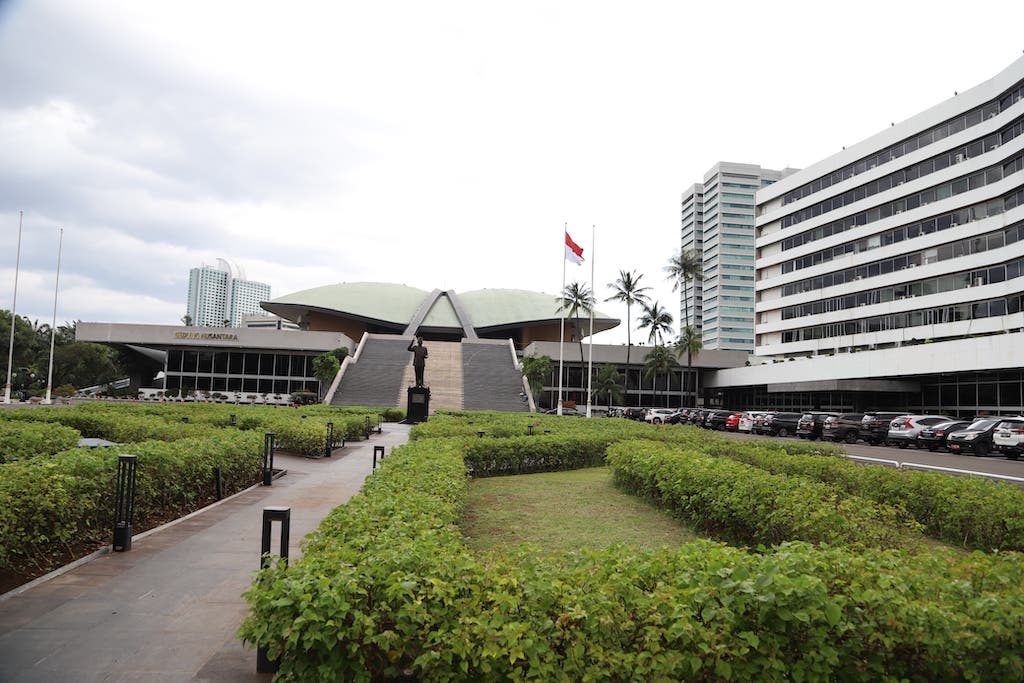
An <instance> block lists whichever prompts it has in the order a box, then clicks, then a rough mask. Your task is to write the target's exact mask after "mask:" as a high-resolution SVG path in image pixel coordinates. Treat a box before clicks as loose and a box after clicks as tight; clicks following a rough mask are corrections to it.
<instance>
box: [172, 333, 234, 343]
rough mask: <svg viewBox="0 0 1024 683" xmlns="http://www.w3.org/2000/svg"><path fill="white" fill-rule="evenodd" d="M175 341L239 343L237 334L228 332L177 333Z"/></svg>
mask: <svg viewBox="0 0 1024 683" xmlns="http://www.w3.org/2000/svg"><path fill="white" fill-rule="evenodd" d="M174 338H175V339H213V340H217V341H238V335H237V334H229V333H226V332H175V333H174Z"/></svg>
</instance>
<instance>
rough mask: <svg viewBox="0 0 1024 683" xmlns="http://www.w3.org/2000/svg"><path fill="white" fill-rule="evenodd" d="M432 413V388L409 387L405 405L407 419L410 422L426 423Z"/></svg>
mask: <svg viewBox="0 0 1024 683" xmlns="http://www.w3.org/2000/svg"><path fill="white" fill-rule="evenodd" d="M429 412H430V387H409V396H408V400H407V401H406V404H405V419H406V420H407V421H409V422H426V421H427V413H429Z"/></svg>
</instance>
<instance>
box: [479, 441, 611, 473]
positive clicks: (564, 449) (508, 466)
mask: <svg viewBox="0 0 1024 683" xmlns="http://www.w3.org/2000/svg"><path fill="white" fill-rule="evenodd" d="M460 443H462V444H464V445H463V447H462V448H463V458H464V460H465V463H466V468H467V469H468V470H469V473H470V475H472V476H474V477H496V476H497V477H500V476H505V475H509V474H531V473H534V472H554V471H559V470H576V469H580V468H582V467H598V466H601V465H603V464H604V455H605V450H606V449H607V448H608V444H609V441H608V440H607V439H603V438H600V437H589V438H587V437H560V436H517V437H512V438H504V439H500V438H495V439H480V438H477V439H468V440H460Z"/></svg>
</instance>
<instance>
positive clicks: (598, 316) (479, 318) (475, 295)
mask: <svg viewBox="0 0 1024 683" xmlns="http://www.w3.org/2000/svg"><path fill="white" fill-rule="evenodd" d="M433 294H434V293H433V292H428V291H426V290H422V289H418V288H416V287H408V286H406V285H399V284H393V283H385V282H342V283H339V284H334V285H325V286H323V287H314V288H313V289H306V290H303V291H300V292H294V293H292V294H288V295H285V296H282V297H279V298H277V299H273V300H271V301H268V302H265V303H264V304H263V307H264V308H265V309H267V310H268V311H271V312H272V313H276V314H278V315H281V316H282V317H285V318H293V317H295V316H296V315H297V314H301V313H302V312H303V311H306V310H317V311H321V312H327V313H333V314H335V315H339V316H342V317H353V318H358V319H362V320H371V321H378V322H382V323H389V324H391V325H400V326H405V325H407V324H409V322H410V321H412V320H413V319H414V318H415V317H416V316H417V314H418V313H421V314H422V313H423V312H422V311H420V308H421V307H423V306H424V305H425V304H426V303H428V302H429V301H430V300H431V297H432V295H433ZM441 294H442V295H441V296H438V297H437V298H436V299H435V300H434V301H433V304H432V305H431V307H430V310H429V311H426V312H425V314H424V317H423V320H422V323H421V325H423V326H425V327H431V328H452V329H461V327H462V326H461V323H460V321H459V314H458V312H457V310H456V309H457V307H458V306H459V305H461V308H462V311H463V312H464V313H465V315H466V316H467V317H468V318H469V321H470V322H471V324H472V326H473V327H474V328H475V329H476V330H477V331H486V330H488V329H494V330H495V331H497V330H500V329H503V328H511V327H523V326H528V325H537V324H543V323H550V322H556V321H557V320H558V319H559V316H560V313H559V311H558V305H557V303H556V302H555V296H554V295H552V294H545V293H543V292H534V291H529V290H525V289H478V290H475V291H470V292H452V291H448V292H442V293H441ZM445 294H447V295H448V296H444V295H445ZM452 297H454V299H455V301H452ZM618 324H619V321H618V320H617V319H615V318H611V317H609V316H607V315H605V314H603V313H601V312H600V311H596V310H595V311H594V331H595V332H600V331H603V330H607V329H611V328H612V327H615V326H617V325H618Z"/></svg>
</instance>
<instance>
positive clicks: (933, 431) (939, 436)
mask: <svg viewBox="0 0 1024 683" xmlns="http://www.w3.org/2000/svg"><path fill="white" fill-rule="evenodd" d="M970 426H971V423H970V422H965V421H963V420H950V421H949V422H940V423H938V424H936V425H932V426H931V427H928V428H927V429H922V430H921V433H920V434H918V435H917V447H918V448H927V449H928V450H929V451H933V452H934V451H937V450H938V449H940V448H945V447H946V439H947V438H949V435H950V434H951V433H952V432H955V431H956V430H958V429H964V428H965V427H970Z"/></svg>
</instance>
